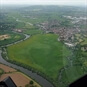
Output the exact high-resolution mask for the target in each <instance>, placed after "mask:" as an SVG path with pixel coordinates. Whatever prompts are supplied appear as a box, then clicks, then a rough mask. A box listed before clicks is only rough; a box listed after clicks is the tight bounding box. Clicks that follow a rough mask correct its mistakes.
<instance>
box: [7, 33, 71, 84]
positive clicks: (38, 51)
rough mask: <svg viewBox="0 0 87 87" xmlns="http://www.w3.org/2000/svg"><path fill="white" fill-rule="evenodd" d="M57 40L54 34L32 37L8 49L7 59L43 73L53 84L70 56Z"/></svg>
mask: <svg viewBox="0 0 87 87" xmlns="http://www.w3.org/2000/svg"><path fill="white" fill-rule="evenodd" d="M57 38H58V36H57V35H54V34H44V35H35V36H32V37H31V38H30V39H28V40H26V41H24V42H22V43H19V44H16V45H13V46H10V47H8V49H7V51H8V57H9V58H10V60H12V61H16V62H19V63H23V64H25V65H27V66H30V67H33V68H34V69H36V70H38V71H40V72H42V73H45V75H46V76H48V77H49V78H51V79H53V81H54V83H55V82H56V79H57V78H58V73H59V72H58V71H59V70H60V69H61V68H62V67H63V66H64V65H66V64H67V60H66V57H67V56H69V54H70V51H69V50H68V49H67V48H66V47H65V46H64V45H63V44H62V43H61V42H58V41H57ZM15 48H16V49H15Z"/></svg>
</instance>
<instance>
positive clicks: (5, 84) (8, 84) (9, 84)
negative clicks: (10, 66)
mask: <svg viewBox="0 0 87 87" xmlns="http://www.w3.org/2000/svg"><path fill="white" fill-rule="evenodd" d="M0 87H17V86H16V84H15V83H14V82H13V80H12V79H11V77H7V78H5V79H4V80H3V81H1V82H0Z"/></svg>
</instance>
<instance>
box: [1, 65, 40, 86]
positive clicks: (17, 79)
mask: <svg viewBox="0 0 87 87" xmlns="http://www.w3.org/2000/svg"><path fill="white" fill-rule="evenodd" d="M8 76H10V77H11V78H12V80H13V81H14V83H15V84H16V86H17V87H20V86H21V87H26V85H28V84H29V82H30V81H33V80H32V79H31V78H29V77H28V76H26V75H24V74H23V73H21V72H19V71H17V70H16V69H13V68H11V67H8V66H6V65H3V64H0V81H2V80H3V79H5V78H6V77H8ZM33 83H34V84H33V85H31V86H33V87H34V86H35V85H36V86H38V87H40V85H39V84H37V83H36V82H34V81H33Z"/></svg>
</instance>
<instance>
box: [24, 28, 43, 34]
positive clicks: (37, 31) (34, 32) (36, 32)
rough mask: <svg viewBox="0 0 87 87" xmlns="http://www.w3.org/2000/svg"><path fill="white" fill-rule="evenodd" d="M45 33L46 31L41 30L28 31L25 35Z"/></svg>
mask: <svg viewBox="0 0 87 87" xmlns="http://www.w3.org/2000/svg"><path fill="white" fill-rule="evenodd" d="M43 32H44V31H43V30H40V29H27V30H26V31H25V32H24V33H26V34H30V35H34V34H41V33H43Z"/></svg>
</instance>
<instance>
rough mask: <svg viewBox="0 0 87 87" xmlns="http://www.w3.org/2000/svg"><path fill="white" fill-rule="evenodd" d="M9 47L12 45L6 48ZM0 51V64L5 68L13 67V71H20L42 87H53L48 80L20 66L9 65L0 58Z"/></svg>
mask: <svg viewBox="0 0 87 87" xmlns="http://www.w3.org/2000/svg"><path fill="white" fill-rule="evenodd" d="M29 37H30V36H26V38H25V39H24V40H26V39H27V38H29ZM21 41H23V40H21ZM21 41H18V42H15V44H16V43H19V42H21ZM10 45H13V44H9V45H7V46H10ZM1 52H2V51H1V50H0V62H1V63H3V64H5V65H7V66H10V67H13V68H15V69H18V70H20V71H21V72H23V73H25V74H26V75H27V76H29V77H31V78H32V79H34V80H35V81H37V82H38V83H39V84H40V85H41V86H42V87H54V86H53V85H52V84H51V83H50V82H49V81H48V80H46V79H45V78H43V77H42V76H40V75H38V74H37V73H34V72H32V71H30V70H28V69H25V68H23V67H20V66H17V65H15V64H12V63H9V62H7V61H6V60H4V59H3V58H2V56H1Z"/></svg>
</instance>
